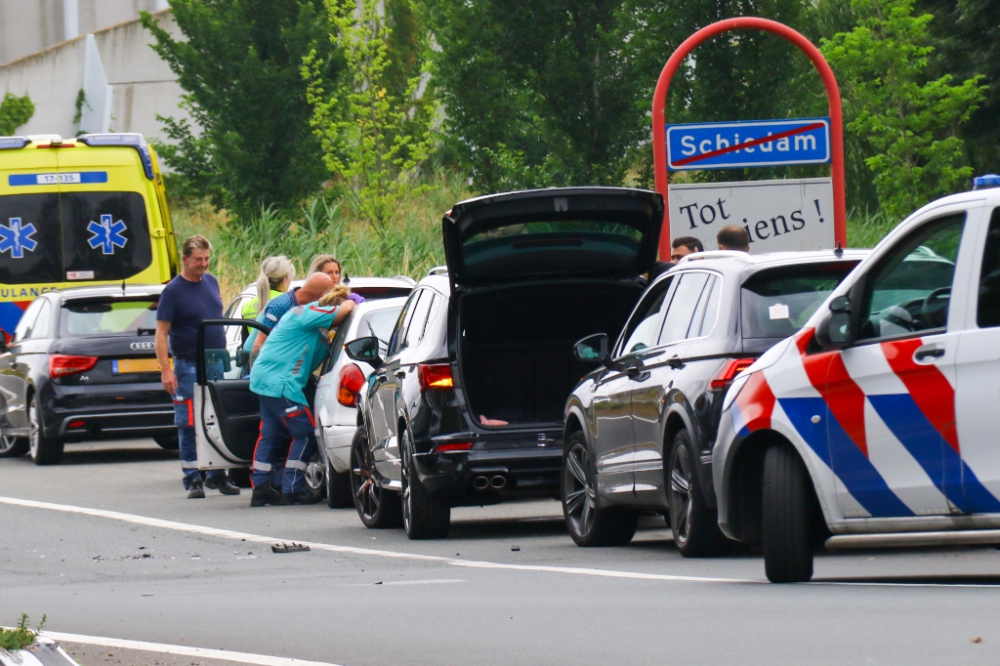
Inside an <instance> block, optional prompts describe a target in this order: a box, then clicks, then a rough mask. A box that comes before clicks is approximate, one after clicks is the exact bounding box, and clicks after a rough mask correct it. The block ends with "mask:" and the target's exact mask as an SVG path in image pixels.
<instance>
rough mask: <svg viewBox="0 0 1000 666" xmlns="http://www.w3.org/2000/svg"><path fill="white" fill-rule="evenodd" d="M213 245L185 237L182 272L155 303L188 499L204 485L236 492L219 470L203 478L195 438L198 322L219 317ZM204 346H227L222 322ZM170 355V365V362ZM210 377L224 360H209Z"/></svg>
mask: <svg viewBox="0 0 1000 666" xmlns="http://www.w3.org/2000/svg"><path fill="white" fill-rule="evenodd" d="M211 256H212V244H211V243H210V242H209V241H208V239H207V238H205V237H204V236H201V235H195V236H191V237H190V238H188V239H187V240H185V241H184V245H183V249H182V258H181V261H182V264H183V266H182V269H181V272H180V275H178V276H176V277H175V278H174V279H173V280H171V281H170V282H169V283H168V284H167V286H166V287H164V288H163V292H162V293H161V294H160V302H159V305H158V306H157V308H156V360H157V361H158V362H159V364H160V368H161V371H160V379H161V381H162V382H163V388H164V389H166V391H167V393H169V394H170V395H171V396H172V398H173V401H174V423H175V424H176V425H177V434H178V438H179V440H180V455H181V469H182V470H183V471H184V487H185V488H186V489H187V491H188V495H187V496H188V499H200V498H203V497H205V488H206V487H208V488H211V489H218V490H219V491H220V492H221V493H222V494H223V495H239V494H240V489H239V488H237V487H236V486H235V485H233V484H232V483H231V482H230V481H229V479H228V478H226V474H225V472H224V471H222V470H211V471H209V472H208V473H207V474H206V476H205V478H204V479H203V478H202V476H201V472H200V471H199V470H198V451H197V448H196V447H195V438H194V405H193V402H192V400H193V398H194V382H195V362H196V361H195V355H196V350H197V343H198V326H199V324H201V322H202V321H204V320H205V319H220V318H221V317H222V296H221V295H220V294H219V283H218V281H216V279H215V276H213V275H212V274H211V273H209V272H208V262H209V259H210V258H211ZM205 347H206V349H225V348H226V338H225V334H224V332H223V329H222V327H221V326H213V327H210V328H208V329H207V330H206V331H205ZM170 356H173V360H174V366H173V368H171V366H170ZM205 370H206V372H207V373H208V378H209V379H221V378H222V373H223V367H222V362H221V361H219V360H216V361H214V362H212V363H207V364H206V368H205Z"/></svg>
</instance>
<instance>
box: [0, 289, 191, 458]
mask: <svg viewBox="0 0 1000 666" xmlns="http://www.w3.org/2000/svg"><path fill="white" fill-rule="evenodd" d="M161 291H163V286H162V285H136V286H127V287H124V288H123V287H81V288H78V289H67V290H65V291H51V292H47V293H45V294H42V295H41V296H39V297H38V298H37V299H35V301H34V302H33V303H32V304H31V305H30V306H29V307H28V309H27V310H26V311H25V313H24V316H23V317H21V321H20V322H19V323H18V325H17V329H16V330H15V332H14V337H13V339H12V340H11V342H10V345H9V346H6V345H5V346H2V347H0V352H2V353H0V433H2V434H0V457H15V456H22V455H24V454H25V453H29V452H30V454H31V457H32V459H33V460H34V461H35V462H36V463H38V464H39V465H51V464H55V463H58V462H59V461H60V459H61V458H62V455H63V445H64V444H65V442H67V441H74V440H80V439H83V438H96V437H102V438H115V437H141V436H146V437H153V438H154V439H155V440H156V442H157V443H158V444H159V445H160V446H162V447H164V448H166V449H175V448H177V428H176V426H175V425H174V409H173V403H172V401H171V398H170V396H169V395H167V392H166V391H164V390H163V385H162V384H161V383H160V368H159V365H158V364H157V362H156V351H155V344H154V336H155V333H156V306H157V304H158V303H159V301H160V292H161Z"/></svg>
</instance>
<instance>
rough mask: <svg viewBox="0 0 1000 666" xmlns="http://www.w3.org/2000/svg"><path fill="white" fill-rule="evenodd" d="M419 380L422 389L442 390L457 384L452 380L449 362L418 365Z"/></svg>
mask: <svg viewBox="0 0 1000 666" xmlns="http://www.w3.org/2000/svg"><path fill="white" fill-rule="evenodd" d="M417 380H418V381H419V382H420V390H421V391H440V390H441V389H450V388H452V387H453V386H454V385H455V384H454V382H453V381H452V380H451V365H449V364H448V363H434V364H432V365H418V366H417Z"/></svg>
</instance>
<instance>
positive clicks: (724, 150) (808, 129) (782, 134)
mask: <svg viewBox="0 0 1000 666" xmlns="http://www.w3.org/2000/svg"><path fill="white" fill-rule="evenodd" d="M823 127H826V124H825V123H810V124H808V125H803V126H802V127H796V128H795V129H790V130H786V131H784V132H778V133H777V134H772V135H771V136H766V137H764V138H763V139H754V140H753V141H747V142H746V143H737V144H735V145H732V146H729V147H728V148H719V149H718V150H713V151H712V152H710V153H705V154H703V155H692V156H691V157H685V158H684V159H682V160H677V161H676V162H671V163H670V164H671V165H673V166H675V167H679V166H685V165H688V164H694V163H695V162H700V161H702V160H707V159H709V158H712V157H716V156H718V155H725V154H727V153H735V152H736V151H737V150H743V149H744V148H753V147H754V146H759V145H760V144H762V143H771V142H772V141H778V140H779V139H784V138H786V137H790V136H795V135H796V134H805V133H806V132H811V131H813V130H814V129H820V128H823Z"/></svg>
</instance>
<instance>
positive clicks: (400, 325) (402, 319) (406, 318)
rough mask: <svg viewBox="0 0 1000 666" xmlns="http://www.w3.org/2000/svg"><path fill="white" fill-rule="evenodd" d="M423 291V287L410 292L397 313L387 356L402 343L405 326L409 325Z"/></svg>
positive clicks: (395, 350)
mask: <svg viewBox="0 0 1000 666" xmlns="http://www.w3.org/2000/svg"><path fill="white" fill-rule="evenodd" d="M423 293H424V290H423V289H418V290H417V291H414V292H413V293H412V294H410V298H409V300H408V301H406V305H404V306H403V312H402V313H400V315H399V321H398V322H397V323H396V328H395V330H393V332H392V339H391V340H390V341H389V351H388V352H387V356H392V355H393V354H395V353H396V352H397V351H399V349H400V345H401V344H402V342H403V339H404V336H405V333H406V327H407V326H409V325H410V320H411V319H412V318H413V311H414V310H415V309H416V305H417V300H418V299H419V298H420V296H421V294H423Z"/></svg>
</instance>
